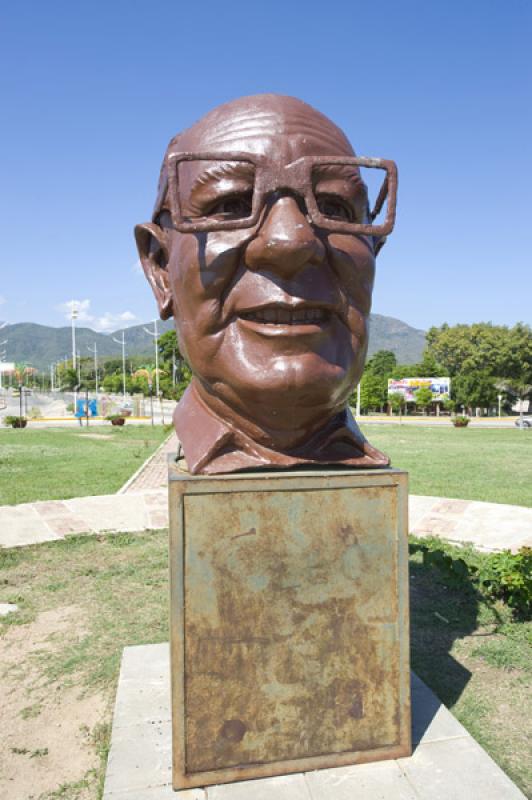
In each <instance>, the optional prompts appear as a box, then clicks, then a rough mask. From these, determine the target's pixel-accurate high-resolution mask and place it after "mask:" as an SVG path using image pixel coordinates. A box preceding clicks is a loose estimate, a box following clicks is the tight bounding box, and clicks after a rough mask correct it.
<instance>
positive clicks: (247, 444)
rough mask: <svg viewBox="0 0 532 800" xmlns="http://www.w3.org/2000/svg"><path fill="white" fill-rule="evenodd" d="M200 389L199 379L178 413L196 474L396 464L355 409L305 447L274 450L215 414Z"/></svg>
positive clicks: (187, 456)
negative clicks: (366, 431) (367, 434)
mask: <svg viewBox="0 0 532 800" xmlns="http://www.w3.org/2000/svg"><path fill="white" fill-rule="evenodd" d="M194 384H195V381H194V380H193V381H192V383H191V384H190V386H189V387H188V388H187V390H186V392H185V394H184V395H183V397H182V398H181V400H180V401H179V403H178V405H177V407H176V409H175V411H174V426H175V429H176V432H177V435H178V438H179V441H180V443H181V446H182V448H183V452H184V456H185V459H186V462H187V467H188V469H189V471H190V472H191V473H192V474H193V475H197V474H202V475H215V474H219V473H224V472H237V471H238V470H244V469H247V470H250V469H259V468H262V469H264V468H268V467H269V468H271V469H279V468H281V469H282V468H284V469H288V468H294V467H297V466H298V465H301V466H304V465H316V466H317V465H327V464H330V465H334V464H338V465H342V466H349V467H356V468H364V469H368V468H377V467H387V466H388V465H389V463H390V460H389V458H388V457H387V456H385V455H384V454H383V453H381V452H380V451H379V450H377V449H376V448H375V447H372V445H370V444H369V442H368V441H367V440H366V439H365V438H364V436H363V435H362V433H361V431H360V429H359V427H358V425H357V424H356V422H355V420H354V419H353V416H352V414H351V412H350V411H349V409H345V410H344V411H342V412H340V413H339V414H336V415H335V416H334V417H332V418H331V419H330V420H328V421H327V423H326V424H325V425H324V426H323V427H322V428H320V429H319V430H318V431H316V432H315V433H314V434H313V435H312V436H311V437H310V439H308V440H306V441H305V443H304V444H303V445H300V446H299V447H295V448H292V449H290V450H285V451H279V450H272V449H270V448H269V447H265V446H264V445H262V444H259V443H258V442H255V441H254V440H253V439H252V438H251V437H250V436H248V435H247V434H246V433H244V432H243V431H241V430H239V429H237V428H235V427H233V426H232V425H231V424H230V423H229V422H227V421H225V420H222V419H221V418H220V417H218V416H217V415H216V414H214V412H213V411H211V409H210V408H208V407H207V406H206V405H205V403H204V402H203V401H202V400H201V399H200V398H199V396H198V393H197V391H196V389H195V385H194Z"/></svg>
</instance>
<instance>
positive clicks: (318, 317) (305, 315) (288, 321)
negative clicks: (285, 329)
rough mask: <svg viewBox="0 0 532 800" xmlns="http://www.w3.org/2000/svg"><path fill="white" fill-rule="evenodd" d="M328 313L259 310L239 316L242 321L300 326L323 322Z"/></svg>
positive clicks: (296, 310)
mask: <svg viewBox="0 0 532 800" xmlns="http://www.w3.org/2000/svg"><path fill="white" fill-rule="evenodd" d="M327 316H328V312H327V311H325V310H324V309H322V308H296V309H293V310H290V309H288V308H259V309H257V310H256V311H246V312H244V313H243V314H241V317H242V318H243V319H249V320H251V321H253V322H262V323H266V324H270V325H272V324H273V325H298V324H299V325H301V324H303V325H304V324H306V323H310V322H323V321H324V320H325V319H327Z"/></svg>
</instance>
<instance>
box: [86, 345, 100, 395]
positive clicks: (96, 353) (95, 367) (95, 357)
mask: <svg viewBox="0 0 532 800" xmlns="http://www.w3.org/2000/svg"><path fill="white" fill-rule="evenodd" d="M87 350H90V352H91V353H94V380H95V384H96V400H98V346H97V344H96V342H94V347H91V346H90V345H87Z"/></svg>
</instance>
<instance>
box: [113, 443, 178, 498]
mask: <svg viewBox="0 0 532 800" xmlns="http://www.w3.org/2000/svg"><path fill="white" fill-rule="evenodd" d="M177 446H178V444H177V436H176V435H175V433H171V434H170V436H169V437H168V439H166V441H164V442H163V443H162V445H161V446H160V447H158V448H157V450H156V451H155V453H153V455H151V456H150V458H148V460H147V461H145V462H144V464H142V465H141V467H140V468H139V469H138V470H137V472H135V474H134V475H132V476H131V478H130V479H129V480H128V481H127V482H126V483H125V484H124V485H123V486H122V488H121V489H119V490H118V494H126V492H127V493H130V492H143V491H148V490H150V489H161V488H163V487H166V479H167V475H168V456H169V455H170V454H171V453H176V452H177Z"/></svg>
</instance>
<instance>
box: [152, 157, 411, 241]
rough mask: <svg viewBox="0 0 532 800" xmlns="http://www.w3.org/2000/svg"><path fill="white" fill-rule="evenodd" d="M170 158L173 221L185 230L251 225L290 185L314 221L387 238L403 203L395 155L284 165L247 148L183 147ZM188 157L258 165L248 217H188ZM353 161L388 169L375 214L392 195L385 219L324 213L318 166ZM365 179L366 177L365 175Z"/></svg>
mask: <svg viewBox="0 0 532 800" xmlns="http://www.w3.org/2000/svg"><path fill="white" fill-rule="evenodd" d="M166 159H167V165H166V166H167V176H168V198H169V201H170V215H171V218H172V223H173V225H174V227H175V228H176V230H177V231H179V233H203V232H214V231H224V230H226V231H233V230H238V229H241V228H251V227H253V226H254V225H257V223H258V222H259V219H260V215H261V212H262V210H263V208H264V205H265V201H266V198H267V196H268V195H269V194H271V193H272V192H275V191H279V190H286V189H289V190H291V191H293V192H294V193H295V194H297V195H299V196H300V197H303V199H304V200H305V204H306V208H307V212H308V214H309V217H310V219H311V221H312V223H313V224H314V225H315V226H317V227H319V228H323V229H325V230H327V231H330V232H331V233H349V234H353V235H362V236H373V237H375V238H382V237H385V236H388V235H389V234H390V233H391V232H392V230H393V227H394V224H395V213H396V206H397V165H396V163H395V162H394V161H391V160H389V159H384V158H367V157H365V156H354V157H346V156H302V157H301V158H298V159H297V160H296V161H293V162H292V163H291V164H286V165H281V164H275V163H272V161H271V160H270V159H267V158H265V157H263V156H258V155H250V154H249V153H241V152H220V153H217V152H213V151H205V152H182V153H169V154H168V155H167V157H166ZM187 161H244V162H247V163H249V164H252V165H253V166H254V167H255V170H256V173H255V181H254V186H253V198H252V203H251V209H252V213H251V215H250V216H248V217H244V218H237V219H230V220H228V219H225V220H210V219H207V220H205V219H203V220H198V221H197V222H191V221H186V220H184V219H183V214H182V210H181V205H180V202H179V180H178V169H179V164H181V163H182V162H187ZM329 165H330V166H334V165H339V166H353V167H369V168H375V169H383V170H385V171H386V177H385V178H384V181H383V183H382V186H381V188H380V191H379V194H378V195H377V200H376V201H375V205H374V207H373V210H372V211H370V213H369V216H370V219H372V220H373V219H375V218H376V217H377V215H378V214H380V212H381V210H382V207H383V205H384V202H385V201H386V200H387V207H386V217H385V220H384V222H383V223H381V224H380V225H373V224H372V223H359V222H345V221H342V220H333V219H330V218H329V217H326V216H324V215H323V214H322V213H321V212H320V210H319V209H318V206H317V203H316V198H315V196H314V192H313V190H312V170H313V168H314V167H316V166H329ZM362 182H363V181H362Z"/></svg>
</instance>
